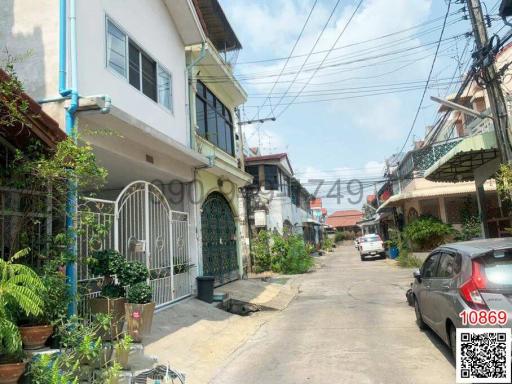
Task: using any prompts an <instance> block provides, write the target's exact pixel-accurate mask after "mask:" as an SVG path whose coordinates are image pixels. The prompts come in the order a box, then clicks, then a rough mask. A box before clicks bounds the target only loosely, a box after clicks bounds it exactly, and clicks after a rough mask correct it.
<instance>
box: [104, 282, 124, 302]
mask: <svg viewBox="0 0 512 384" xmlns="http://www.w3.org/2000/svg"><path fill="white" fill-rule="evenodd" d="M125 294H126V290H125V289H124V287H123V286H122V285H119V284H106V285H103V286H102V287H101V296H103V297H108V298H110V299H117V298H119V297H124V296H125Z"/></svg>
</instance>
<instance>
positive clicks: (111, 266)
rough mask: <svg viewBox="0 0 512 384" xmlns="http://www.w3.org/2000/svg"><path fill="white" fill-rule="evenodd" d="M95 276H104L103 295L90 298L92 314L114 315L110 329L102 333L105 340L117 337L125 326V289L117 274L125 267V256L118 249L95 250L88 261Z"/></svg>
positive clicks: (101, 283) (102, 282)
mask: <svg viewBox="0 0 512 384" xmlns="http://www.w3.org/2000/svg"><path fill="white" fill-rule="evenodd" d="M87 263H88V267H89V271H90V272H91V273H92V274H93V275H94V276H102V281H101V282H100V286H101V296H100V297H96V298H93V299H91V300H89V306H90V309H91V313H92V314H98V313H103V314H106V315H109V316H111V317H112V322H111V326H110V329H109V330H107V331H106V332H104V333H103V334H102V337H103V339H104V340H113V339H117V338H118V337H119V335H120V334H121V332H122V330H123V326H124V304H125V302H126V299H125V289H124V286H123V284H120V283H119V279H116V276H117V275H119V274H121V273H122V272H123V271H124V269H125V267H126V261H125V259H124V257H123V256H122V255H121V254H120V253H119V252H117V251H114V250H111V249H107V250H103V251H97V252H94V254H93V255H92V257H90V258H89V259H88V261H87Z"/></svg>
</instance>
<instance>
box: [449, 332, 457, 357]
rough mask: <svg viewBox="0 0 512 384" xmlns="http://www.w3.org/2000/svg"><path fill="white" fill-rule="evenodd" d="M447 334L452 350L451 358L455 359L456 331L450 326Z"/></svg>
mask: <svg viewBox="0 0 512 384" xmlns="http://www.w3.org/2000/svg"><path fill="white" fill-rule="evenodd" d="M448 333H449V336H450V349H451V350H452V356H453V358H454V359H455V358H456V356H457V330H456V329H455V327H454V326H453V325H450V327H449V329H448Z"/></svg>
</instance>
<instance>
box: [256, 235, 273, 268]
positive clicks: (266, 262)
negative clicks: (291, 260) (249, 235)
mask: <svg viewBox="0 0 512 384" xmlns="http://www.w3.org/2000/svg"><path fill="white" fill-rule="evenodd" d="M269 243H270V233H269V232H267V231H260V232H258V236H257V237H256V239H254V240H253V241H252V244H251V257H252V260H253V266H254V272H256V273H260V272H263V271H269V270H270V267H271V265H272V256H271V254H270V245H269Z"/></svg>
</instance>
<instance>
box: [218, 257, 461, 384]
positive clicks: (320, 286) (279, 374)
mask: <svg viewBox="0 0 512 384" xmlns="http://www.w3.org/2000/svg"><path fill="white" fill-rule="evenodd" d="M319 261H320V262H321V263H322V268H320V269H318V270H317V271H316V272H314V273H310V274H307V275H304V276H301V277H300V278H299V279H300V280H299V283H300V290H299V294H298V296H297V297H296V298H295V300H294V301H293V302H292V303H291V304H290V305H289V306H288V307H287V308H286V309H285V310H284V311H282V312H280V313H278V314H276V315H275V316H274V317H273V318H272V320H271V321H269V322H267V323H265V324H264V325H262V327H261V328H260V329H259V330H258V331H257V332H256V333H254V334H253V335H252V337H250V338H249V339H248V341H247V342H246V343H244V344H243V345H242V346H241V347H240V348H239V349H238V350H237V351H235V352H234V353H233V354H232V356H231V358H230V359H229V360H228V361H227V362H226V363H225V364H224V366H223V367H221V368H220V369H219V371H218V372H217V374H216V375H215V376H214V378H213V379H212V380H211V381H210V382H211V383H213V384H240V383H246V384H248V383H251V384H252V383H269V384H270V383H279V384H287V383H290V384H292V383H293V384H299V383H318V384H323V383H326V384H327V383H347V384H351V383H354V384H366V383H368V384H379V383H386V384H387V383H389V384H391V383H392V384H402V383H403V384H405V383H410V384H413V383H414V384H422V383H436V384H443V383H447V384H448V383H450V384H451V383H454V380H455V369H454V367H453V365H452V360H451V359H450V357H449V350H448V348H447V347H445V346H444V345H443V344H442V342H441V341H440V339H438V338H437V337H436V336H435V335H434V334H433V333H431V332H426V333H423V332H421V331H420V330H419V329H418V328H417V326H416V323H415V317H414V310H413V308H411V307H409V306H407V304H406V301H405V291H406V289H407V287H408V285H409V283H410V281H411V271H410V270H404V269H399V268H398V267H395V266H391V265H389V264H387V263H386V261H384V260H371V261H365V262H361V261H360V259H359V256H358V254H357V253H356V250H355V249H354V248H353V247H342V248H337V251H336V252H334V253H330V254H328V255H327V256H323V257H321V258H320V259H319Z"/></svg>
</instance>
